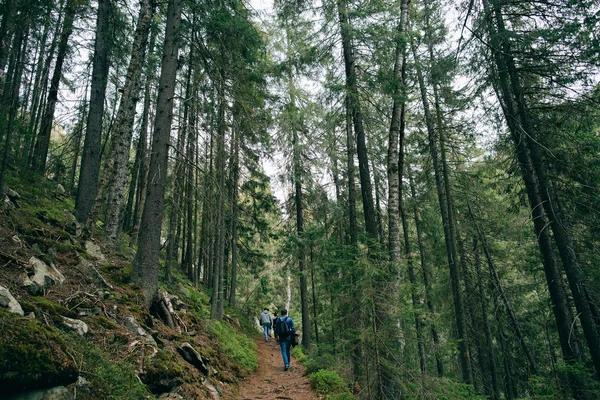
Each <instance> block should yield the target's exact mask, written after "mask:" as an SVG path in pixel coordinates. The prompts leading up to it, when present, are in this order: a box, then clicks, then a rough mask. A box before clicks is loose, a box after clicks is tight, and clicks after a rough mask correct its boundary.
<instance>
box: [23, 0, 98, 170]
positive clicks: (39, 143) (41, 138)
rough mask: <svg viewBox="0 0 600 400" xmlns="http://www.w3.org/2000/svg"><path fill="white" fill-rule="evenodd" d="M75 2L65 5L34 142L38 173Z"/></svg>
mask: <svg viewBox="0 0 600 400" xmlns="http://www.w3.org/2000/svg"><path fill="white" fill-rule="evenodd" d="M77 4H78V3H77V1H76V0H67V5H66V6H65V18H64V21H63V26H62V30H61V33H60V41H59V44H58V53H57V55H56V62H55V63H54V73H53V74H52V80H51V81H50V91H49V92H48V98H47V100H46V107H45V110H44V115H43V117H42V122H41V128H40V132H39V134H38V137H37V140H36V143H35V149H34V156H33V160H32V167H33V169H34V170H35V171H36V172H37V173H39V174H43V173H44V172H45V171H46V158H48V148H49V146H50V134H51V132H52V127H53V124H54V110H55V108H56V102H57V101H58V87H59V84H60V78H61V77H62V68H63V64H64V62H65V58H66V56H67V50H68V42H69V37H70V36H71V33H72V32H73V22H74V21H75V10H76V8H77ZM90 101H91V99H90Z"/></svg>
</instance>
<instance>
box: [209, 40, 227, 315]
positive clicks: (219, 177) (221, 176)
mask: <svg viewBox="0 0 600 400" xmlns="http://www.w3.org/2000/svg"><path fill="white" fill-rule="evenodd" d="M221 51H223V49H221ZM218 85H219V86H218V98H219V99H218V101H219V115H218V121H217V154H216V158H215V175H216V179H215V183H216V185H215V189H216V191H215V193H216V215H215V217H216V218H215V224H214V226H215V229H216V235H215V245H214V255H213V257H214V271H213V293H212V297H211V301H210V305H211V308H210V317H211V318H212V319H221V318H223V313H224V312H223V311H224V310H223V306H224V304H223V300H224V292H225V288H224V279H223V278H224V273H225V271H224V269H225V263H224V261H225V260H224V256H225V213H224V209H225V192H224V191H225V123H226V121H225V102H226V99H225V72H224V70H223V67H222V68H221V73H220V81H219V83H218Z"/></svg>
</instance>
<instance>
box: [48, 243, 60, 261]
mask: <svg viewBox="0 0 600 400" xmlns="http://www.w3.org/2000/svg"><path fill="white" fill-rule="evenodd" d="M48 255H49V256H50V257H52V258H56V257H57V256H58V250H57V249H56V247H54V246H52V247H50V248H49V249H48Z"/></svg>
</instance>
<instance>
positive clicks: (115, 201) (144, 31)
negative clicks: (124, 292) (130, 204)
mask: <svg viewBox="0 0 600 400" xmlns="http://www.w3.org/2000/svg"><path fill="white" fill-rule="evenodd" d="M155 6H156V4H155V1H152V3H151V2H150V0H141V1H140V11H139V15H138V22H137V27H136V29H135V34H134V41H133V47H132V49H131V57H130V59H129V66H128V68H127V75H126V76H125V83H124V85H123V94H122V96H121V102H120V104H119V111H117V116H116V119H115V130H114V132H113V135H112V140H111V146H112V148H111V152H110V155H109V157H110V161H109V167H108V174H109V178H108V201H107V204H108V207H107V213H106V219H105V224H104V236H105V238H106V243H107V244H108V245H109V246H110V247H112V248H113V249H118V248H119V247H120V245H121V228H122V226H123V205H124V204H125V190H123V188H124V187H125V186H126V185H127V177H128V172H129V171H128V162H129V153H130V148H131V138H132V136H133V122H134V118H135V108H136V106H137V102H138V98H139V92H140V88H141V74H142V65H143V63H144V59H145V58H146V48H147V44H148V34H149V32H150V22H151V20H152V16H153V14H154V8H155ZM133 181H135V177H134V178H133Z"/></svg>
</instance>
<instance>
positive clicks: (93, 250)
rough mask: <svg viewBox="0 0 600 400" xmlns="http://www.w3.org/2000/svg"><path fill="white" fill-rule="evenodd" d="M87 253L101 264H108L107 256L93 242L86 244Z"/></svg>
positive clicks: (88, 241)
mask: <svg viewBox="0 0 600 400" xmlns="http://www.w3.org/2000/svg"><path fill="white" fill-rule="evenodd" d="M85 251H87V252H88V254H89V255H90V256H92V258H95V259H96V260H97V261H98V262H99V263H100V264H106V256H105V255H104V254H103V253H102V250H101V249H100V246H98V245H97V244H96V243H94V242H92V241H91V240H87V241H86V242H85Z"/></svg>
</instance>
